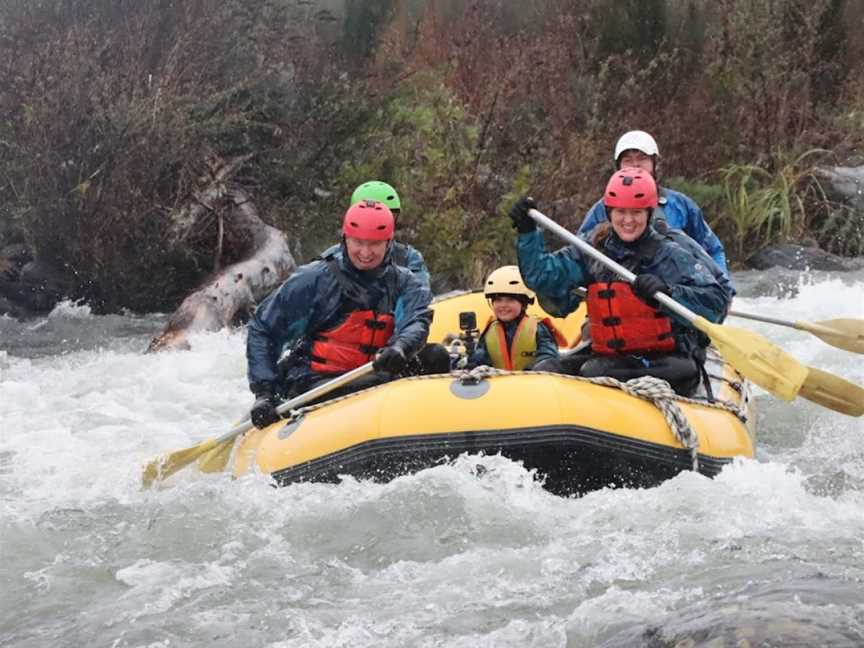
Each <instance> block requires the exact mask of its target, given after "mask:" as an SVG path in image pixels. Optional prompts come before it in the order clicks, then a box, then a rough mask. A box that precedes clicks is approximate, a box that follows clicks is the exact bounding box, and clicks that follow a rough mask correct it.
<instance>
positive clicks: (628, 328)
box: [588, 281, 675, 355]
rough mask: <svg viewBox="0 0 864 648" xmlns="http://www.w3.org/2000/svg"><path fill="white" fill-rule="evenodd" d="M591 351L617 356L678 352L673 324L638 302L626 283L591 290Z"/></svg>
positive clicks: (598, 284) (589, 297)
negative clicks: (622, 354) (621, 354)
mask: <svg viewBox="0 0 864 648" xmlns="http://www.w3.org/2000/svg"><path fill="white" fill-rule="evenodd" d="M588 321H589V322H590V327H591V350H592V351H593V352H594V353H599V354H601V355H614V354H616V353H650V352H671V351H674V350H675V338H674V337H673V336H672V320H670V319H669V318H668V317H666V316H665V315H663V314H662V313H661V312H659V311H658V310H657V309H654V308H651V307H650V306H649V305H648V304H646V303H645V302H643V301H642V300H641V299H639V298H638V297H637V296H636V295H635V294H634V293H633V289H632V288H631V287H630V284H628V283H626V282H623V281H612V282H609V283H605V282H603V283H594V284H591V285H590V286H588Z"/></svg>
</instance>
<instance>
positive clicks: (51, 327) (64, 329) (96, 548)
mask: <svg viewBox="0 0 864 648" xmlns="http://www.w3.org/2000/svg"><path fill="white" fill-rule="evenodd" d="M736 281H737V283H738V286H739V290H740V292H741V296H739V298H738V299H736V303H735V308H736V309H738V310H742V311H748V312H754V313H762V314H769V315H771V316H774V317H781V318H784V319H804V320H809V321H816V320H820V319H829V318H833V317H856V318H861V317H864V276H862V275H860V274H858V275H846V276H843V277H842V278H838V277H836V276H835V277H831V276H824V275H821V276H816V277H815V278H814V277H813V276H808V277H805V278H800V277H798V275H793V274H783V273H778V274H777V275H771V274H766V273H761V274H756V273H752V274H750V273H745V274H741V275H737V276H736ZM164 320H165V318H164V316H146V317H133V316H94V315H93V314H92V313H91V312H90V311H89V309H88V307H86V306H82V305H74V304H63V305H61V306H58V308H57V309H55V311H54V312H53V313H52V314H51V315H50V316H48V317H46V318H41V319H38V320H31V321H26V322H18V321H15V320H12V319H9V318H0V558H2V560H0V579H2V582H3V583H4V586H3V587H2V588H0V637H2V639H0V645H3V646H7V645H8V646H16V647H17V646H33V647H37V646H39V647H42V646H48V645H50V646H81V645H100V646H101V645H104V646H168V645H172V646H178V645H180V646H198V645H201V646H205V645H206V646H212V645H219V646H244V647H249V646H279V647H291V646H297V647H300V646H303V647H306V646H328V647H330V646H394V647H395V646H430V647H431V646H464V647H466V648H468V647H471V648H474V647H476V646H490V647H491V646H531V645H537V646H577V647H581V646H585V647H587V646H603V645H605V646H639V645H644V646H674V645H676V644H677V643H678V642H680V641H689V642H690V643H687V644H686V645H702V643H705V644H707V643H708V642H711V641H715V642H720V643H712V644H710V645H743V644H741V643H740V642H741V641H745V640H746V641H749V642H750V645H781V644H783V643H784V642H785V643H786V644H793V645H795V644H796V642H798V643H797V645H833V646H847V645H848V646H856V645H861V644H862V643H864V603H862V601H864V586H862V578H864V567H862V565H864V542H862V538H864V429H862V422H861V421H860V420H858V419H850V418H847V417H843V416H841V415H839V414H836V413H833V412H829V411H826V410H824V409H821V408H819V407H818V406H816V405H814V404H812V403H809V402H806V401H802V400H798V401H795V402H794V403H792V404H787V403H782V402H778V401H776V400H774V399H773V398H772V397H771V396H769V395H767V394H765V393H764V392H761V391H759V390H757V394H759V396H758V399H757V401H758V402H757V407H758V408H759V414H760V418H759V420H760V423H759V428H758V434H759V437H758V440H757V441H758V446H757V447H758V460H756V461H747V460H742V461H738V462H735V463H734V464H733V465H731V466H729V467H728V468H726V469H725V470H724V471H723V472H722V473H721V474H720V475H719V476H718V477H717V478H716V479H713V480H710V479H707V478H705V477H703V476H701V475H696V474H692V473H683V474H681V475H679V476H678V477H676V478H675V479H672V480H669V481H667V482H665V483H664V484H662V485H661V486H659V487H657V488H653V489H647V490H635V489H623V490H602V491H598V492H594V493H591V494H589V495H587V496H585V497H582V498H580V499H562V498H557V497H554V496H552V495H550V494H549V493H547V492H546V491H544V490H543V489H542V487H541V486H540V484H538V483H537V481H536V480H535V479H534V475H532V474H531V473H529V472H527V471H526V470H524V469H523V468H522V467H521V466H520V465H517V464H515V463H512V462H510V461H508V460H506V459H503V458H501V457H467V456H463V457H460V458H459V459H457V460H456V461H454V462H453V463H452V464H450V465H444V466H438V467H436V468H433V469H430V470H426V471H423V472H421V473H418V474H416V475H410V476H404V477H400V478H398V479H395V480H393V481H392V482H389V483H386V484H378V483H372V482H359V481H356V480H353V479H348V480H346V481H345V482H343V483H342V484H339V485H332V484H298V485H294V486H290V487H288V488H284V489H273V488H271V487H270V485H269V484H268V483H267V481H266V480H265V479H264V478H263V477H261V476H257V475H250V476H248V477H244V478H242V479H239V480H232V479H231V478H230V477H228V476H227V475H209V476H203V475H201V474H199V473H197V472H196V471H194V470H192V469H189V470H185V471H182V472H180V473H178V475H176V477H175V478H173V479H172V481H171V484H170V486H168V487H165V488H162V489H157V490H152V491H143V490H141V488H140V476H141V468H142V466H143V465H144V463H146V462H147V461H148V460H150V459H152V458H153V457H155V456H156V455H158V454H159V453H161V452H163V451H165V450H169V449H175V448H180V447H185V446H189V445H191V444H194V443H196V442H197V441H200V440H202V439H204V438H207V437H210V436H213V435H217V434H221V433H222V432H224V431H225V430H226V429H228V428H229V427H230V426H231V424H232V423H233V422H234V421H236V420H238V419H240V418H242V417H243V416H245V414H246V412H247V408H248V406H249V405H250V403H251V396H250V394H249V393H248V391H247V388H246V382H245V358H244V335H243V333H242V332H234V333H218V334H202V335H198V336H195V337H193V338H192V341H191V342H192V350H191V351H189V352H177V353H174V352H168V353H162V354H156V355H142V353H141V351H142V350H143V349H144V348H145V346H146V344H147V342H148V340H149V338H150V337H151V336H152V335H153V334H154V333H155V332H156V331H157V330H158V329H159V327H160V326H161V324H162V323H164ZM736 325H739V326H747V327H752V328H754V329H756V330H758V331H759V332H761V333H762V334H763V335H765V336H766V337H768V338H769V339H771V340H773V341H774V342H776V343H777V344H779V345H780V346H782V347H783V348H785V349H786V350H788V351H789V352H790V353H792V354H793V355H794V356H796V357H797V358H799V359H800V360H802V361H803V362H805V363H806V364H809V365H812V366H816V367H820V368H823V369H825V370H828V371H831V372H832V373H836V374H838V375H840V376H843V377H845V378H847V379H849V380H853V381H855V382H858V383H864V362H862V361H861V358H860V356H855V355H852V354H849V353H846V352H843V351H840V350H837V349H834V348H832V347H829V346H827V345H825V344H823V343H821V342H820V341H818V340H816V339H815V338H813V337H812V336H809V335H807V334H806V333H801V332H798V331H792V330H788V329H784V328H778V327H773V326H770V325H762V324H755V323H750V322H743V321H737V322H736ZM478 465H479V466H482V467H483V470H478V469H477V467H478ZM736 642H739V643H736ZM681 645H684V644H681Z"/></svg>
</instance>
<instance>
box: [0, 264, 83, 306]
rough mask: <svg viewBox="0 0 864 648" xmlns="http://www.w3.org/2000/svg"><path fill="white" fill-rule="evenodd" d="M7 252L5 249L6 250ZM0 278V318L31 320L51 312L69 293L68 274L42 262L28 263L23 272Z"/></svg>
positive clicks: (8, 274)
mask: <svg viewBox="0 0 864 648" xmlns="http://www.w3.org/2000/svg"><path fill="white" fill-rule="evenodd" d="M4 249H5V248H4ZM9 276H10V273H8V272H7V273H6V274H5V275H2V274H0V314H6V315H11V316H12V317H28V316H32V315H39V314H42V313H47V312H49V311H50V310H51V309H52V308H54V306H56V305H57V302H59V301H60V300H61V299H63V298H64V297H65V296H66V294H67V293H68V289H69V280H68V278H67V277H66V273H64V272H63V271H61V270H57V269H56V268H54V267H53V266H51V265H49V264H46V263H41V262H39V261H29V262H27V263H25V264H24V265H23V266H22V267H21V269H20V271H16V272H14V273H12V274H11V276H12V277H13V279H9V278H8V277H9Z"/></svg>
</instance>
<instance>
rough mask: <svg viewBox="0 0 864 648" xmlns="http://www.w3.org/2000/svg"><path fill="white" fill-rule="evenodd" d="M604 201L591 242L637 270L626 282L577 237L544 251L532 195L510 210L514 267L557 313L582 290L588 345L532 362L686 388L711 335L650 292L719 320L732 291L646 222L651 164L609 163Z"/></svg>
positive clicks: (696, 375)
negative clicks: (586, 251)
mask: <svg viewBox="0 0 864 648" xmlns="http://www.w3.org/2000/svg"><path fill="white" fill-rule="evenodd" d="M603 201H604V205H605V207H606V208H607V209H608V212H609V220H608V222H607V223H604V224H601V225H600V226H598V227H597V228H595V229H594V231H593V233H592V240H591V243H592V244H593V245H594V246H595V247H596V248H598V249H599V250H600V251H601V252H603V253H604V254H605V255H606V256H608V257H610V258H611V259H612V260H614V261H617V262H618V263H619V264H621V265H623V266H624V267H626V268H627V269H628V270H630V271H631V272H633V273H634V274H636V279H635V281H634V282H633V284H632V286H631V285H630V284H628V283H627V282H625V281H623V280H621V279H619V278H618V277H617V276H616V275H615V273H614V272H613V271H612V270H610V269H608V268H607V267H606V266H605V265H603V264H602V263H600V262H599V261H596V260H594V259H592V258H590V257H586V256H583V255H582V253H581V252H580V250H579V249H578V248H577V247H576V246H572V245H571V246H568V247H565V248H562V249H561V250H558V251H557V252H554V253H553V252H548V251H547V250H546V248H545V244H544V240H543V235H542V234H541V233H540V232H539V231H538V230H537V227H536V224H535V222H534V220H533V219H532V218H531V217H530V216H529V215H528V211H529V210H530V209H532V208H536V205H535V203H534V201H533V200H532V199H531V198H523V199H521V200H519V201H518V202H517V203H516V204H515V205H514V206H513V208H512V209H511V210H510V214H509V215H510V218H511V219H512V220H513V223H514V227H516V229H517V231H518V232H519V235H518V241H517V248H516V249H517V255H518V258H519V269H520V272H521V273H522V277H523V278H524V280H525V283H526V285H527V286H528V287H529V288H531V289H532V290H534V291H535V292H536V293H537V295H538V297H543V298H544V299H543V300H542V301H541V303H542V304H543V306H544V308H545V309H546V310H547V311H548V312H549V313H550V314H551V315H555V316H559V317H564V316H566V315H567V314H568V313H570V312H572V311H573V310H575V309H576V307H577V306H578V304H579V303H580V302H581V298H580V297H579V296H578V295H577V294H576V293H574V292H573V288H577V287H583V286H584V287H586V288H587V290H588V297H587V306H588V319H589V327H590V338H591V346H590V348H589V349H586V350H581V351H576V352H572V353H569V354H567V355H563V356H561V357H560V358H559V359H558V360H547V361H544V362H543V363H538V365H537V366H536V367H535V369H536V370H538V371H540V370H546V371H556V372H560V373H569V374H572V375H581V376H586V377H596V376H611V377H613V378H617V379H619V380H629V379H631V378H636V377H639V376H644V375H651V376H656V377H658V378H662V379H664V380H666V381H668V382H669V383H670V385H671V386H672V388H673V389H675V391H676V392H678V393H679V394H689V393H692V391H693V390H695V389H696V387H698V385H699V381H700V378H701V377H702V372H703V369H702V366H703V365H704V361H705V348H706V347H707V346H708V344H709V340H708V339H707V338H706V337H705V336H704V335H703V334H702V333H700V332H699V331H697V330H696V329H694V328H693V327H692V326H691V325H690V324H689V322H687V321H685V320H682V319H681V318H679V317H678V316H677V315H675V314H672V313H667V312H665V311H664V310H663V309H662V307H660V306H659V304H658V303H657V301H656V300H654V299H653V295H654V294H655V293H657V292H662V293H665V294H668V295H670V296H671V297H672V298H673V299H674V300H675V301H677V302H678V303H680V304H682V305H683V306H686V307H687V308H689V309H690V310H691V311H693V312H695V313H697V314H698V315H701V316H702V317H704V318H705V319H707V320H709V321H712V322H718V321H720V320H721V318H722V317H723V315H724V313H725V312H726V310H727V306H728V303H729V300H730V295H729V293H728V292H727V290H726V289H725V288H724V287H723V286H722V285H721V284H720V283H719V282H718V280H717V278H716V277H715V276H714V273H713V271H712V269H711V268H709V267H708V266H706V264H705V263H703V262H702V261H701V260H700V257H699V256H698V255H696V254H694V253H693V252H692V251H691V250H689V249H688V248H687V247H686V246H682V245H681V244H679V243H677V242H676V241H675V240H674V238H673V237H670V236H669V235H664V234H661V233H660V232H658V231H657V230H656V229H655V228H654V227H653V226H652V224H651V218H652V214H653V210H654V207H656V205H657V186H656V183H655V182H654V179H653V177H652V176H651V174H650V173H648V172H646V171H644V170H642V169H638V168H624V169H621V170H619V171H617V172H616V173H615V174H614V175H613V176H612V178H611V179H610V180H609V183H608V185H607V187H606V191H605V193H604V196H603Z"/></svg>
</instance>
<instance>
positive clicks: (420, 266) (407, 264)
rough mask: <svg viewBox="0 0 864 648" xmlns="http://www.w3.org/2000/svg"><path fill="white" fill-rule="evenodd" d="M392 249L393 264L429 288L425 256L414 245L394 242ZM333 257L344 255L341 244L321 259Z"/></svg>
mask: <svg viewBox="0 0 864 648" xmlns="http://www.w3.org/2000/svg"><path fill="white" fill-rule="evenodd" d="M390 249H391V251H390V258H391V260H392V261H393V263H395V264H396V265H398V266H402V267H403V268H408V269H409V270H410V271H411V272H413V273H414V274H415V275H416V276H417V278H418V279H419V280H420V283H422V284H423V285H424V286H426V288H429V279H430V276H429V268H427V267H426V262H425V261H424V260H423V255H422V254H420V251H419V250H418V249H417V248H415V247H414V246H412V245H408V244H407V243H400V242H399V241H393V243H392V244H391V245H390ZM333 255H337V256H341V255H342V246H341V245H340V244H339V243H337V244H336V245H331V246H330V247H329V248H327V249H326V250H325V251H324V253H323V254H322V255H321V257H322V258H325V257H328V256H333Z"/></svg>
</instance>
